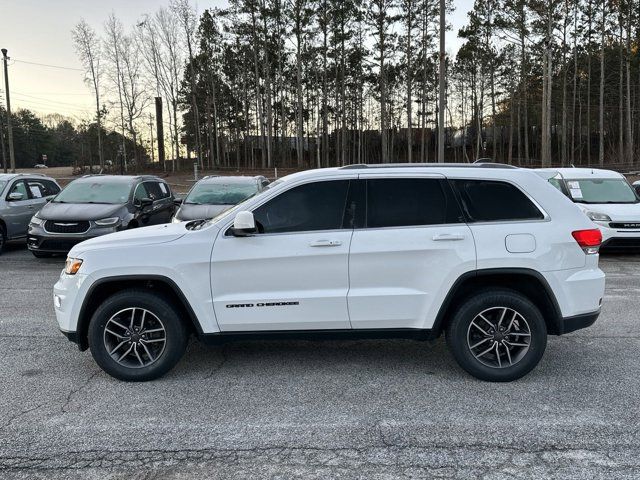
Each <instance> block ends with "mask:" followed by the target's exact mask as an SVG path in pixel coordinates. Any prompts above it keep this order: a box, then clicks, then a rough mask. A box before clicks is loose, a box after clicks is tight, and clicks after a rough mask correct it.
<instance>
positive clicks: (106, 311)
mask: <svg viewBox="0 0 640 480" xmlns="http://www.w3.org/2000/svg"><path fill="white" fill-rule="evenodd" d="M88 336H89V348H90V350H91V354H92V355H93V358H94V359H95V361H96V362H97V363H98V365H100V367H101V368H102V369H103V370H104V371H105V372H107V373H108V374H109V375H111V376H113V377H115V378H118V379H120V380H127V381H146V380H154V379H156V378H159V377H161V376H162V375H164V374H165V373H167V372H168V371H169V370H171V369H172V368H173V367H174V366H175V365H176V364H177V363H178V361H179V360H180V358H181V357H182V355H183V353H184V351H185V348H186V346H187V340H188V333H187V329H186V328H185V326H184V324H183V323H182V321H181V320H180V316H179V315H178V313H177V312H176V309H175V308H174V306H173V305H172V304H170V303H168V302H166V301H165V300H163V299H162V297H161V296H159V295H157V294H155V293H153V292H149V291H145V290H128V291H124V292H120V293H116V294H115V295H113V296H111V297H109V298H107V299H106V300H105V301H104V302H103V303H102V305H100V306H99V307H98V309H97V310H96V312H95V313H94V315H93V317H92V318H91V322H90V323H89V335H88Z"/></svg>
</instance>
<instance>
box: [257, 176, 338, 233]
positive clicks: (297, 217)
mask: <svg viewBox="0 0 640 480" xmlns="http://www.w3.org/2000/svg"><path fill="white" fill-rule="evenodd" d="M348 187H349V181H348V180H334V181H327V182H316V183H307V184H305V185H300V186H299V187H294V188H292V189H290V190H287V191H286V192H284V193H281V194H280V195H278V196H277V197H276V198H274V199H272V200H270V201H269V202H267V203H266V204H264V205H262V206H260V207H258V208H257V209H256V210H255V211H254V212H253V214H254V216H255V219H256V222H257V223H258V224H259V225H258V228H259V231H260V232H261V233H281V232H304V231H312V230H334V229H339V228H342V220H343V214H344V206H345V201H346V197H347V190H348Z"/></svg>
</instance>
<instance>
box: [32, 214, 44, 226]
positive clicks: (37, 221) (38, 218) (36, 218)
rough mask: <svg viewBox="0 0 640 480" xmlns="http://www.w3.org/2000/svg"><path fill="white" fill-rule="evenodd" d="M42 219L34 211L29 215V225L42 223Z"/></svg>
mask: <svg viewBox="0 0 640 480" xmlns="http://www.w3.org/2000/svg"><path fill="white" fill-rule="evenodd" d="M43 223H44V220H43V219H41V218H40V217H39V216H38V214H37V213H36V214H35V215H34V216H33V217H31V225H42V224H43Z"/></svg>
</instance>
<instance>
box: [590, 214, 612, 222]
mask: <svg viewBox="0 0 640 480" xmlns="http://www.w3.org/2000/svg"><path fill="white" fill-rule="evenodd" d="M587 217H589V218H590V219H591V220H593V221H594V222H610V221H611V217H610V216H609V215H605V214H604V213H598V212H587Z"/></svg>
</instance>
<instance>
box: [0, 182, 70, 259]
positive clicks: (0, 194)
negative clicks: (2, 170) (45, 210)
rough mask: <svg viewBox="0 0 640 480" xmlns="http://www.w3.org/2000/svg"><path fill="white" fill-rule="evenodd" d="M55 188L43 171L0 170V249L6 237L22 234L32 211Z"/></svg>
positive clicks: (55, 189) (57, 190) (55, 184)
mask: <svg viewBox="0 0 640 480" xmlns="http://www.w3.org/2000/svg"><path fill="white" fill-rule="evenodd" d="M59 192H60V186H59V185H58V184H57V183H56V181H55V180H54V179H53V178H49V177H47V176H45V175H40V174H37V173H36V174H24V173H13V174H0V252H2V248H3V247H4V244H5V243H6V241H7V240H15V239H21V238H26V236H27V230H28V229H29V221H30V220H31V217H33V214H34V213H36V212H37V211H38V210H40V209H41V208H42V207H43V206H44V205H45V204H46V203H47V202H48V201H49V200H50V199H52V198H53V197H54V196H56V195H57V194H58V193H59Z"/></svg>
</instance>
